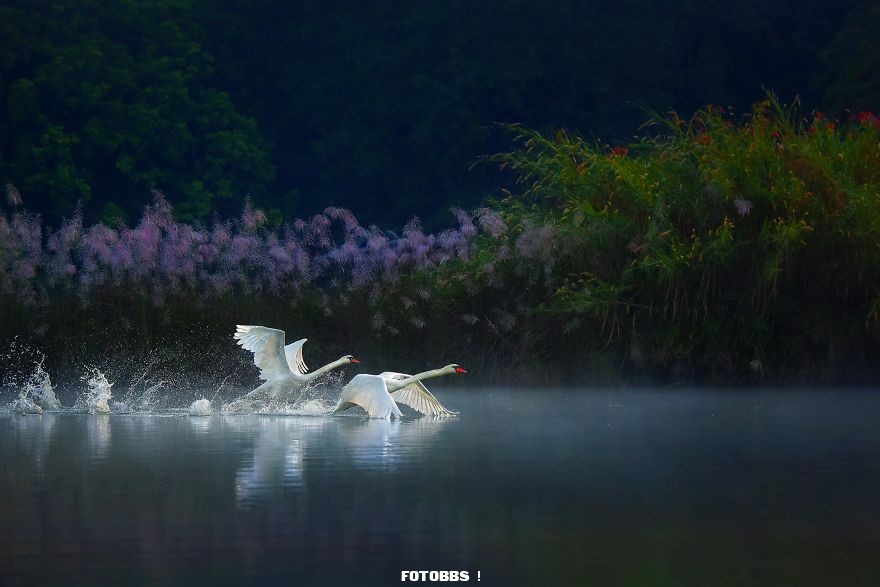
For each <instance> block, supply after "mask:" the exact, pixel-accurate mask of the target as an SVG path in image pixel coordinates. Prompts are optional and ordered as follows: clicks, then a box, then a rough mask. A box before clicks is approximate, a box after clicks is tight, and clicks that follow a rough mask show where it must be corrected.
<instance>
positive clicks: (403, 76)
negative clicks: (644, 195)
mask: <svg viewBox="0 0 880 587" xmlns="http://www.w3.org/2000/svg"><path fill="white" fill-rule="evenodd" d="M878 30H880V9H878V7H877V6H876V5H875V3H872V2H867V1H862V2H859V1H855V0H846V1H844V2H839V3H831V2H827V1H819V0H806V1H797V2H796V1H793V0H783V1H779V0H744V1H741V2H717V1H715V0H710V1H708V2H707V1H699V2H698V1H696V0H675V1H671V2H664V3H655V2H645V1H632V0H624V1H615V2H609V1H595V0H594V1H587V2H577V1H564V0H562V1H552V2H526V1H520V0H484V1H483V2H391V1H381V0H380V1H375V2H366V3H364V2H345V1H329V2H328V1H320V2H319V1H298V2H278V1H276V2H267V1H263V2H245V1H243V0H227V1H225V2H217V1H211V0H152V1H150V2H141V1H139V0H115V1H114V2H99V1H97V0H60V1H54V2H36V3H35V2H33V1H32V0H27V1H24V0H20V1H15V0H13V1H9V0H6V1H4V2H3V3H2V5H0V39H2V43H0V141H2V144H0V180H2V181H3V182H4V183H11V184H13V185H15V186H16V187H17V188H18V189H19V190H20V192H21V194H22V196H23V199H24V205H25V207H27V208H28V209H29V210H32V211H36V212H39V213H41V214H43V216H44V218H46V220H47V221H48V222H49V223H50V224H53V225H54V224H57V223H58V222H59V220H60V219H61V218H62V217H64V216H66V215H70V214H71V213H72V212H73V211H74V209H75V207H76V206H77V203H78V202H81V204H82V206H83V210H84V213H85V217H86V221H87V222H89V221H94V220H98V219H102V220H104V221H109V222H115V221H119V220H122V221H126V222H132V221H135V220H136V219H137V218H138V217H139V215H140V212H141V210H142V208H143V206H144V204H146V203H147V202H149V201H150V199H151V194H150V189H151V188H157V189H161V190H163V191H164V192H165V193H166V194H167V195H168V197H169V199H170V200H171V201H172V202H173V203H174V205H175V213H176V215H177V216H178V218H179V219H180V220H184V221H197V222H202V223H209V222H210V221H211V220H212V218H213V216H214V215H215V214H219V215H221V216H231V215H236V214H237V213H238V212H239V211H240V210H241V207H242V204H243V202H244V200H245V198H246V197H248V196H250V197H251V198H252V199H253V201H254V202H255V203H256V204H257V205H258V206H261V207H263V208H265V209H266V210H267V211H268V212H269V217H270V220H271V221H273V222H279V221H280V220H281V219H282V218H288V219H289V218H292V217H294V216H305V215H309V214H311V213H315V212H317V211H320V210H321V209H323V208H324V207H325V206H326V205H329V204H335V205H341V206H345V207H349V208H351V209H352V210H353V211H354V212H355V214H356V215H357V216H358V217H359V218H360V220H361V221H362V222H363V223H365V224H369V223H377V224H381V225H383V226H384V227H387V228H394V229H396V228H399V226H400V225H402V224H403V223H404V222H405V221H406V220H407V219H409V218H410V217H411V216H412V215H414V214H416V215H419V216H421V217H422V218H423V220H424V221H425V224H426V226H427V228H429V229H430V228H434V227H436V226H438V225H440V224H446V223H448V220H449V217H448V216H447V210H448V208H449V207H450V206H451V205H458V206H472V205H475V204H476V203H478V202H479V201H480V200H481V199H483V198H485V197H487V196H492V195H497V194H498V193H499V188H501V187H503V186H504V185H505V182H507V181H509V178H507V177H505V176H504V175H503V174H499V173H498V172H497V170H496V169H494V167H492V166H491V165H488V164H477V165H476V166H473V168H471V166H472V165H473V164H474V163H475V162H477V161H478V160H479V158H480V156H482V155H486V154H490V153H494V152H497V151H499V150H504V149H507V148H509V147H510V139H509V137H508V136H507V135H505V134H504V133H503V132H502V131H500V130H499V129H498V128H497V127H495V126H493V123H495V122H500V121H503V122H518V123H524V124H526V125H529V126H532V127H535V128H537V129H539V130H552V129H557V128H562V127H565V128H568V129H570V130H573V131H577V132H580V133H582V134H584V135H587V136H594V137H596V138H597V139H599V140H602V141H603V142H610V143H614V144H620V143H626V142H627V140H628V139H629V138H631V137H632V135H633V133H635V132H637V129H638V127H639V124H640V123H642V122H643V121H644V120H646V119H647V118H648V115H647V113H646V112H645V110H644V107H648V108H655V109H658V110H660V111H665V110H667V109H676V110H678V111H681V112H683V113H689V112H690V111H692V110H693V109H695V108H697V107H699V106H701V105H703V104H706V103H715V104H720V105H723V106H727V107H733V108H734V109H735V111H736V112H745V111H747V110H748V108H749V106H750V105H751V104H752V103H753V102H756V101H758V100H760V99H761V98H762V97H763V89H762V88H766V89H768V90H774V91H775V92H777V93H778V94H779V95H780V96H781V97H782V98H783V99H786V100H791V99H793V98H794V97H795V96H798V95H799V96H800V97H801V98H802V100H803V103H804V106H805V107H806V108H807V109H808V110H809V109H812V108H821V109H824V110H827V111H828V112H829V113H830V114H832V115H837V116H846V115H847V114H848V110H850V111H856V110H859V109H869V108H872V107H876V105H877V104H878V98H880V49H878V40H877V38H878V35H877V34H876V33H877V31H878Z"/></svg>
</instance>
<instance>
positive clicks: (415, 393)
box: [333, 364, 467, 418]
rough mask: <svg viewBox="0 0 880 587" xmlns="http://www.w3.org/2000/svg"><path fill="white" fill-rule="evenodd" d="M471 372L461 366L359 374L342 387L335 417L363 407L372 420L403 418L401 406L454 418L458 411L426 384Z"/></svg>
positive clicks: (426, 413)
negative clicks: (419, 370) (440, 399)
mask: <svg viewBox="0 0 880 587" xmlns="http://www.w3.org/2000/svg"><path fill="white" fill-rule="evenodd" d="M457 373H467V371H465V370H464V369H463V368H462V367H461V366H459V365H455V364H453V365H446V366H445V367H442V368H440V369H434V370H431V371H424V372H423V373H418V374H416V375H407V374H405V373H394V372H392V371H385V372H384V373H381V374H379V375H366V374H360V375H355V377H354V379H352V380H351V381H349V382H348V384H347V385H346V386H345V387H344V388H342V397H341V398H340V399H339V403H337V404H336V408H335V409H334V410H333V413H334V414H338V413H339V412H343V411H345V410H347V409H349V408H351V407H354V406H360V407H362V408H363V409H364V410H365V411H366V412H367V414H369V416H370V417H371V418H391V417H392V416H394V417H397V418H400V417H401V415H402V414H401V412H400V408H399V407H398V405H397V404H398V403H401V404H403V405H405V406H409V407H411V408H412V409H414V410H416V411H417V412H420V413H422V414H425V415H431V416H454V415H456V414H457V413H458V412H453V411H452V410H449V409H447V408H446V407H445V406H444V405H443V404H441V403H440V401H439V400H438V399H437V398H436V397H434V394H432V393H431V392H430V391H428V388H427V387H425V384H424V383H422V381H423V380H425V379H430V378H432V377H440V376H442V375H455V374H457Z"/></svg>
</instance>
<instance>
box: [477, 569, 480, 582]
mask: <svg viewBox="0 0 880 587" xmlns="http://www.w3.org/2000/svg"><path fill="white" fill-rule="evenodd" d="M479 580H480V571H477V581H479Z"/></svg>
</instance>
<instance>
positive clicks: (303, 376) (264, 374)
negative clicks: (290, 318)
mask: <svg viewBox="0 0 880 587" xmlns="http://www.w3.org/2000/svg"><path fill="white" fill-rule="evenodd" d="M233 338H235V340H236V341H237V343H238V344H239V345H240V346H241V347H242V348H244V349H245V350H248V351H251V352H252V353H254V364H255V365H256V366H257V368H259V370H260V379H262V380H263V381H265V383H263V384H262V385H260V386H259V387H258V388H256V389H255V390H253V391H252V392H250V393H249V394H247V395H246V396H245V398H247V399H255V398H257V397H260V396H263V395H266V396H268V397H269V398H270V399H277V398H279V397H282V396H283V395H284V394H286V393H288V392H290V391H292V390H295V389H299V388H300V387H302V386H304V385H305V384H307V383H309V382H311V381H314V380H315V379H317V378H318V377H320V376H321V375H323V374H325V373H327V372H329V371H332V370H333V369H336V368H337V367H342V366H344V365H349V364H351V363H358V362H359V361H358V360H357V359H355V358H354V357H353V356H351V355H345V356H344V357H340V358H338V359H336V360H335V361H333V362H332V363H328V364H326V365H324V366H323V367H321V368H320V369H315V370H314V371H312V372H311V373H309V370H308V367H306V363H305V361H304V360H303V345H304V344H305V343H306V340H308V339H306V338H303V339H300V340H298V341H296V342H292V343H290V344H288V345H285V344H284V342H285V340H284V338H285V337H284V331H283V330H278V329H276V328H266V327H265V326H247V325H240V324H239V325H237V326H236V327H235V334H234V335H233Z"/></svg>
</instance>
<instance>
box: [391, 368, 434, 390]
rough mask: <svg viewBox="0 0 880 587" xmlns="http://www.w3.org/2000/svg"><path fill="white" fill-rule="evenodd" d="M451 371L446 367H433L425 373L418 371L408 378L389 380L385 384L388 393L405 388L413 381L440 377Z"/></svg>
mask: <svg viewBox="0 0 880 587" xmlns="http://www.w3.org/2000/svg"><path fill="white" fill-rule="evenodd" d="M448 374H449V371H446V370H445V369H432V370H431V371H425V372H423V373H416V374H415V375H413V376H412V377H407V378H406V379H400V380H397V381H387V382H386V383H385V385H386V386H387V387H388V393H394V392H395V391H397V390H398V389H403V388H404V387H406V386H407V385H410V384H411V383H415V382H416V381H422V380H423V379H431V378H432V377H440V376H441V375H448Z"/></svg>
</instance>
